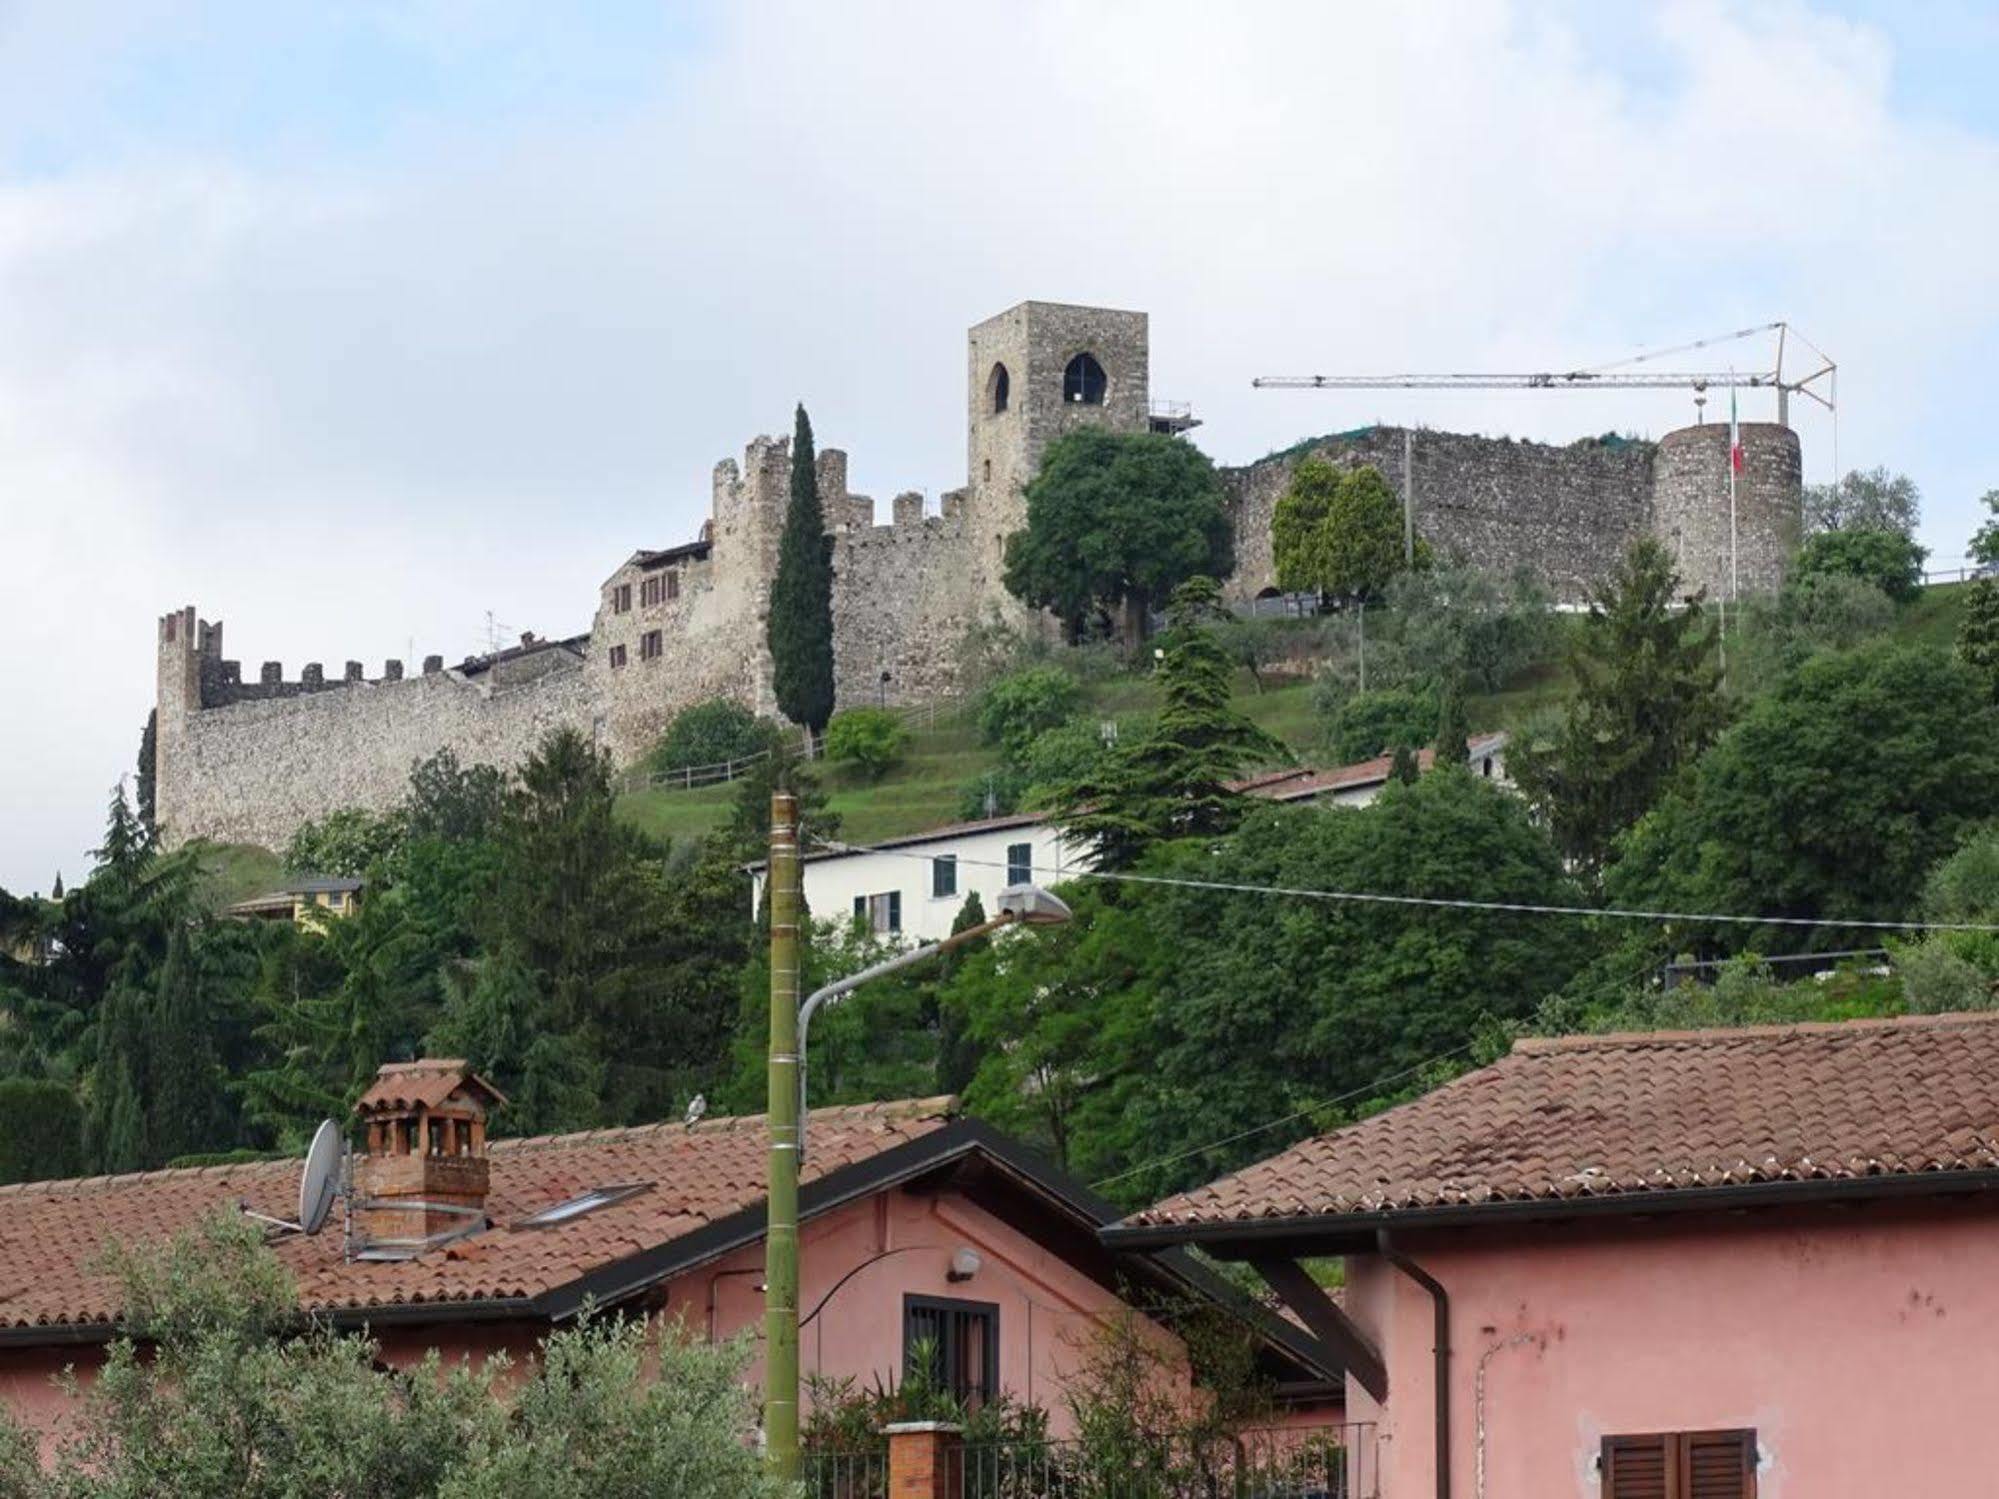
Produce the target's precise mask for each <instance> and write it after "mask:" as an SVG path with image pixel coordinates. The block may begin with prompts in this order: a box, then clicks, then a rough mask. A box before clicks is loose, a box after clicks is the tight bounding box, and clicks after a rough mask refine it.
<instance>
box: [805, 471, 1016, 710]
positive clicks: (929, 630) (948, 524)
mask: <svg viewBox="0 0 1999 1499" xmlns="http://www.w3.org/2000/svg"><path fill="white" fill-rule="evenodd" d="M912 502H913V503H912ZM922 506H923V497H922V496H921V495H917V494H912V495H906V496H899V497H898V499H897V505H896V519H895V522H894V524H892V525H887V526H865V527H863V526H856V527H852V528H850V529H849V530H847V531H846V532H845V533H844V534H843V535H841V536H840V538H839V540H838V542H837V544H836V545H835V547H834V550H833V664H834V673H835V701H836V702H837V703H838V704H839V706H841V707H843V708H854V707H861V706H866V705H872V704H876V703H890V704H905V703H923V702H930V701H934V700H936V699H937V698H940V697H946V696H949V695H950V694H951V693H952V692H953V691H955V690H956V688H957V666H958V644H959V642H960V640H962V639H963V637H964V634H965V631H966V629H967V627H968V626H970V625H971V624H972V623H973V622H974V620H975V619H976V618H977V617H978V615H977V611H978V607H979V602H980V599H981V597H982V589H981V588H980V586H979V581H978V559H977V555H976V548H975V547H974V546H973V545H972V538H971V537H970V536H969V535H968V534H967V532H966V529H965V518H964V508H963V500H962V497H961V496H956V495H952V496H947V497H946V500H945V513H944V514H943V515H941V516H934V515H933V516H925V515H924V514H923V510H922ZM884 673H886V674H887V680H886V681H884V680H883V674H884Z"/></svg>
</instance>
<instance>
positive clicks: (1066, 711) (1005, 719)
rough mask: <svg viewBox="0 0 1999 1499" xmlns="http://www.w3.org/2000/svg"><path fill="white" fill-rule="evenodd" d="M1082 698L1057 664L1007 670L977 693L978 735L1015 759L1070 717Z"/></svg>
mask: <svg viewBox="0 0 1999 1499" xmlns="http://www.w3.org/2000/svg"><path fill="white" fill-rule="evenodd" d="M1082 701H1083V691H1082V689H1081V688H1080V687H1078V686H1077V685H1076V679H1075V678H1074V677H1072V676H1070V675H1069V674H1068V673H1067V672H1065V671H1063V670H1061V669H1060V668H1059V667H1054V666H1030V667H1027V668H1026V669H1025V670H1023V671H1016V672H1010V673H1008V674H1007V675H1006V676H1003V677H1001V678H1000V679H999V680H998V681H996V682H994V683H993V684H992V685H991V686H990V687H988V688H987V689H986V690H985V691H984V692H983V693H981V694H980V695H979V737H980V738H981V739H982V740H984V741H985V742H986V743H987V744H992V745H997V746H998V747H999V750H1000V752H1001V753H1002V754H1003V755H1005V756H1006V758H1007V759H1008V760H1010V761H1014V762H1016V763H1017V762H1018V761H1019V760H1020V759H1021V757H1022V756H1023V755H1024V754H1025V753H1026V752H1027V747H1028V745H1030V744H1032V743H1033V742H1034V740H1035V739H1036V737H1037V736H1039V735H1040V734H1042V733H1044V732H1045V731H1047V730H1049V729H1052V728H1054V727H1055V726H1056V725H1057V724H1059V723H1062V722H1064V721H1065V720H1067V719H1069V718H1071V717H1073V716H1074V715H1075V713H1076V710H1077V708H1078V707H1080V706H1081V704H1082Z"/></svg>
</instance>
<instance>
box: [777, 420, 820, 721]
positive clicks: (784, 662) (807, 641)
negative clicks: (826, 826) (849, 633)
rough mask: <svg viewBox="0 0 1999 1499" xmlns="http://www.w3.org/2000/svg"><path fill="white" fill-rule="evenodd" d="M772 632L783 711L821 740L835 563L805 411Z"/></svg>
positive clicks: (794, 453) (795, 450)
mask: <svg viewBox="0 0 1999 1499" xmlns="http://www.w3.org/2000/svg"><path fill="white" fill-rule="evenodd" d="M767 628H768V639H769V642H770V656H771V677H772V685H773V686H774V687H775V689H776V691H777V705H778V707H779V709H780V710H782V712H783V713H784V716H785V717H786V718H788V719H790V720H791V721H792V722H793V723H795V724H800V725H803V726H804V727H805V728H807V729H809V730H810V731H811V732H812V733H814V734H817V733H818V732H819V731H820V730H822V729H824V728H825V727H826V721H827V720H828V719H829V718H831V717H832V716H833V564H832V559H831V557H830V556H829V555H828V550H827V546H826V517H825V515H824V514H823V513H822V512H821V510H820V508H819V476H818V471H817V464H816V463H815V462H814V454H813V449H812V422H811V419H810V418H809V417H807V416H806V414H805V408H804V407H803V406H802V405H801V406H800V407H799V408H798V420H797V424H796V427H795V429H794V431H793V433H792V438H791V503H790V505H789V506H788V507H787V508H786V510H785V513H784V534H783V537H782V538H781V539H780V540H779V542H778V551H777V576H776V577H775V578H773V579H772V580H771V585H770V619H769V624H768V627H767Z"/></svg>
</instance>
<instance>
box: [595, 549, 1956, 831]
mask: <svg viewBox="0 0 1999 1499" xmlns="http://www.w3.org/2000/svg"><path fill="white" fill-rule="evenodd" d="M1964 588H1965V585H1963V584H1949V585H1946V586H1943V587H1939V588H1929V589H1925V590H1924V591H1923V593H1922V595H1921V597H1919V598H1918V599H1917V600H1916V601H1915V602H1914V603H1913V604H1911V605H1909V606H1908V608H1907V609H1905V610H1904V611H1903V612H1902V614H1901V617H1900V618H1899V619H1898V620H1897V622H1896V627H1895V634H1896V637H1897V638H1898V639H1901V640H1904V641H1907V642H1909V643H1911V644H1922V645H1931V646H1935V647H1938V648H1939V649H1943V650H1948V649H1950V647H1951V644H1952V642H1953V641H1954V640H1955V638H1956V635H1957V625H1958V620H1959V619H1960V617H1961V616H1962V614H1963V612H1964ZM1569 691H1570V685H1569V681H1568V677H1567V674H1566V673H1565V672H1564V671H1563V670H1562V668H1561V667H1560V666H1558V665H1554V664H1548V665H1543V666H1538V667H1535V668H1533V669H1532V670H1530V671H1527V672H1524V673H1522V674H1521V676H1520V677H1518V678H1517V679H1515V680H1514V681H1512V682H1509V683H1508V684H1507V686H1506V687H1505V689H1504V690H1502V691H1500V692H1496V693H1491V694H1486V695H1482V696H1478V697H1474V698H1472V699H1470V700H1469V701H1468V702H1467V703H1466V713H1467V716H1468V717H1469V719H1470V722H1471V727H1472V729H1473V731H1474V732H1476V733H1483V732H1485V731H1487V730H1491V729H1501V728H1508V727H1511V726H1513V725H1515V724H1517V723H1518V722H1519V721H1520V720H1521V719H1522V718H1523V717H1524V716H1526V715H1527V714H1529V713H1532V712H1534V711H1535V710H1537V709H1540V708H1544V707H1548V706H1552V705H1554V704H1558V703H1560V702H1561V701H1562V700H1563V699H1564V698H1566V697H1567V696H1568V695H1569ZM1084 695H1085V700H1086V703H1087V710H1086V711H1087V712H1088V713H1090V714H1094V715H1097V716H1100V717H1103V718H1118V717H1123V716H1130V715H1139V714H1145V713H1149V712H1151V711H1153V710H1154V709H1155V708H1156V707H1157V706H1158V699H1157V692H1156V690H1155V688H1154V685H1153V682H1152V680H1151V679H1150V678H1149V677H1144V676H1131V677H1112V678H1109V679H1106V680H1103V681H1094V682H1090V683H1088V684H1086V685H1085V687H1084ZM1236 701H1237V702H1238V704H1239V705H1240V706H1241V707H1242V709H1243V711H1244V712H1245V713H1247V714H1248V715H1249V716H1250V717H1251V718H1253V719H1254V720H1255V721H1256V722H1257V723H1258V725H1260V726H1261V727H1262V728H1264V729H1265V730H1267V731H1268V732H1269V733H1271V734H1273V735H1275V736H1276V737H1277V738H1279V739H1281V740H1283V741H1284V743H1285V744H1287V745H1289V746H1290V747H1291V748H1292V749H1293V750H1294V751H1295V752H1296V753H1297V755H1298V758H1299V759H1300V760H1301V761H1322V760H1324V758H1325V750H1324V747H1323V746H1322V745H1321V744H1320V742H1319V724H1318V722H1317V720H1316V718H1315V717H1314V715H1313V712H1312V685H1311V683H1310V682H1308V681H1301V680H1290V681H1275V680H1273V681H1272V682H1271V684H1270V685H1269V686H1267V687H1265V688H1264V690H1262V691H1260V692H1259V691H1258V690H1257V688H1256V684H1255V682H1254V681H1253V680H1252V679H1251V678H1250V676H1249V674H1248V673H1247V672H1243V673H1241V674H1240V675H1239V677H1238V679H1237V684H1236ZM996 763H997V758H996V756H995V755H994V754H993V752H992V751H990V750H988V749H986V748H985V747H984V746H983V745H981V744H980V743H979V741H978V736H977V734H976V733H975V732H974V730H973V729H972V726H971V724H970V723H969V721H968V717H967V716H966V715H960V716H959V717H958V718H956V719H955V720H951V721H947V722H945V723H943V724H941V725H940V726H938V727H936V728H933V729H925V730H921V731H919V732H917V733H916V734H914V735H913V736H912V738H911V743H910V752H909V754H908V756H907V757H906V758H905V759H904V761H903V763H902V764H901V765H899V766H897V767H896V769H895V770H893V771H892V772H890V773H889V774H888V775H887V776H886V777H884V778H883V779H882V780H881V781H879V782H876V783H870V782H867V781H865V780H863V779H861V778H860V777H858V776H855V775H853V774H851V773H850V772H847V771H844V770H842V769H840V768H839V767H836V766H829V767H828V768H827V771H826V783H827V788H828V791H829V792H830V794H831V800H832V805H833V806H834V808H836V809H837V810H838V811H839V813H840V814H841V817H842V818H843V820H844V827H845V831H846V833H847V835H848V836H849V837H851V838H854V839H856V840H858V841H861V842H868V841H872V840H874V839H878V838H892V837H896V836H898V835H900V834H904V833H915V832H920V831H922V830H923V829H925V828H929V827H935V826H936V825H937V824H939V823H944V822H951V821H953V820H955V819H956V818H957V817H958V815H959V808H960V802H961V798H962V796H963V793H964V788H965V787H966V786H968V785H970V784H971V783H972V782H973V781H974V780H975V779H976V778H977V777H978V776H979V775H981V774H983V773H984V772H985V771H986V770H988V769H991V768H992V767H993V766H994V765H995V764H996ZM730 797H731V788H730V787H728V786H710V787H704V788H702V789H700V790H696V791H642V792H634V793H629V794H627V795H625V796H623V797H621V798H620V799H619V810H620V812H621V813H622V814H623V815H624V816H626V817H628V818H630V819H631V820H632V821H633V822H634V823H636V824H638V825H639V826H640V827H643V828H645V829H646V830H647V831H649V832H652V833H654V834H656V835H659V836H663V837H669V838H672V839H675V840H680V839H685V838H697V837H699V836H700V835H701V834H703V833H705V832H707V831H708V830H709V829H711V828H713V827H715V826H716V825H717V824H719V823H720V822H721V821H722V820H723V819H724V818H726V817H727V815H728V807H729V802H730Z"/></svg>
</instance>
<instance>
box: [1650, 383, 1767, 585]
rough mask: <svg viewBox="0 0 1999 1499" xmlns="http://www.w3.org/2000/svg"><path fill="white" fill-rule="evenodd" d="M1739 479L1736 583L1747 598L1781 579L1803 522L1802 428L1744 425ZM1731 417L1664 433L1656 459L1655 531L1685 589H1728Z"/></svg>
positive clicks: (1653, 520)
mask: <svg viewBox="0 0 1999 1499" xmlns="http://www.w3.org/2000/svg"><path fill="white" fill-rule="evenodd" d="M1739 430H1740V432H1741V435H1742V453H1743V465H1742V472H1741V473H1739V474H1737V475H1736V478H1735V583H1736V590H1735V591H1736V592H1739V593H1740V594H1741V595H1743V596H1744V597H1747V596H1748V595H1750V594H1755V593H1774V592H1775V591H1776V590H1777V589H1778V588H1779V587H1781V586H1782V585H1783V582H1784V573H1785V571H1786V569H1787V568H1788V567H1789V566H1790V562H1791V554H1792V553H1793V552H1795V551H1796V550H1797V548H1798V535H1799V531H1800V529H1801V527H1802V525H1803V506H1804V492H1803V487H1802V485H1803V479H1802V475H1803V460H1802V458H1801V456H1800V454H1799V450H1798V434H1797V433H1795V432H1793V431H1792V430H1791V429H1790V428H1789V427H1785V426H1780V425H1778V424H1777V423H1776V422H1744V423H1742V424H1741V427H1740V429H1739ZM1728 469H1729V453H1728V424H1727V423H1726V422H1710V423H1707V424H1705V425H1703V426H1699V427H1682V428H1680V430H1679V431H1677V432H1668V433H1667V434H1666V435H1665V436H1664V437H1662V438H1660V439H1659V450H1658V453H1657V455H1656V456H1655V457H1654V459H1653V465H1652V533H1653V535H1655V536H1657V537H1658V538H1659V540H1660V541H1661V542H1662V543H1664V544H1665V547H1666V550H1667V551H1669V552H1671V553H1672V554H1673V558H1674V560H1675V561H1676V562H1677V563H1678V564H1679V569H1680V577H1681V578H1682V580H1683V581H1684V582H1685V584H1686V587H1687V591H1688V592H1692V591H1693V590H1694V589H1696V588H1705V589H1706V590H1707V591H1708V597H1709V598H1714V599H1725V598H1727V597H1729V594H1730V587H1729V584H1730V570H1729V505H1728Z"/></svg>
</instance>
